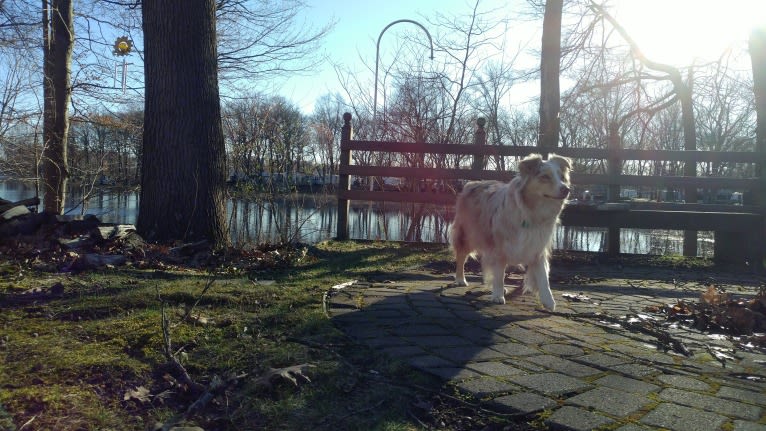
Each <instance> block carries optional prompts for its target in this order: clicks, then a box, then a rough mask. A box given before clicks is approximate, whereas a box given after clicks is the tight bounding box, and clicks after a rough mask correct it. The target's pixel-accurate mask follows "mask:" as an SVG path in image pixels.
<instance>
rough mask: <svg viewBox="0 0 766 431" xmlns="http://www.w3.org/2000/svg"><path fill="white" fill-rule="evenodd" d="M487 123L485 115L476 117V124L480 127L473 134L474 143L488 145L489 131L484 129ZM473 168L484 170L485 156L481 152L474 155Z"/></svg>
mask: <svg viewBox="0 0 766 431" xmlns="http://www.w3.org/2000/svg"><path fill="white" fill-rule="evenodd" d="M486 123H487V120H485V119H484V117H479V118H477V119H476V125H477V126H479V128H478V129H476V133H475V134H474V135H473V144H474V145H477V146H478V145H482V146H483V145H486V144H487V131H486V130H484V125H485V124H486ZM471 168H472V169H473V170H474V171H481V170H484V156H483V155H481V154H474V155H473V165H472V166H471Z"/></svg>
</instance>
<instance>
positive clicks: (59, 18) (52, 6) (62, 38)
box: [42, 0, 74, 214]
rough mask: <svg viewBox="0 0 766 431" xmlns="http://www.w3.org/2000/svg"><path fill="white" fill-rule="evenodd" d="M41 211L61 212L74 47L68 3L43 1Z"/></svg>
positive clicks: (62, 0)
mask: <svg viewBox="0 0 766 431" xmlns="http://www.w3.org/2000/svg"><path fill="white" fill-rule="evenodd" d="M42 7H43V136H44V146H43V153H42V165H43V192H44V197H43V211H45V212H47V213H52V214H61V213H62V212H63V211H64V202H65V198H66V183H67V177H68V176H69V173H68V169H67V139H68V135H69V116H68V108H69V100H70V97H71V94H72V88H71V86H70V84H69V81H70V77H71V67H70V66H71V64H72V49H73V47H74V25H73V18H72V16H73V7H72V1H71V0H50V2H49V1H48V0H43V2H42Z"/></svg>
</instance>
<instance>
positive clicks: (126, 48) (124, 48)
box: [114, 36, 133, 55]
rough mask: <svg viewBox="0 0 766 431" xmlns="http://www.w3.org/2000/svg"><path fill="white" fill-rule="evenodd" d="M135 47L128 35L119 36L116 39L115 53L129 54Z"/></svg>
mask: <svg viewBox="0 0 766 431" xmlns="http://www.w3.org/2000/svg"><path fill="white" fill-rule="evenodd" d="M132 49H133V41H131V40H130V39H128V37H127V36H122V37H118V38H117V40H116V41H114V55H128V54H130V51H131V50H132Z"/></svg>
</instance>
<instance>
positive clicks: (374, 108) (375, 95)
mask: <svg viewBox="0 0 766 431" xmlns="http://www.w3.org/2000/svg"><path fill="white" fill-rule="evenodd" d="M400 22H409V23H412V24H415V25H416V26H418V27H420V28H422V29H423V31H424V32H426V36H428V42H429V44H430V45H431V60H433V59H434V42H433V40H432V39H431V33H429V32H428V30H426V28H425V27H423V25H422V24H421V23H419V22H417V21H415V20H411V19H398V20H396V21H393V22H392V23H390V24H388V25H387V26H385V27H384V28H383V30H382V31H381V32H380V36H378V44H377V45H376V47H375V91H374V92H373V99H372V127H373V139H374V138H375V133H374V131H375V130H376V129H377V116H378V59H379V58H380V39H381V38H382V37H383V33H385V32H386V30H388V28H389V27H391V26H392V25H394V24H399V23H400Z"/></svg>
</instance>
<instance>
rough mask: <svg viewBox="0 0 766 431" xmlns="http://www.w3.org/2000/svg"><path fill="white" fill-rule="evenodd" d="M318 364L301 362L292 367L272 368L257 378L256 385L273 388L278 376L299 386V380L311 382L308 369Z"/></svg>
mask: <svg viewBox="0 0 766 431" xmlns="http://www.w3.org/2000/svg"><path fill="white" fill-rule="evenodd" d="M314 367H316V365H313V364H299V365H292V366H290V367H284V368H270V369H269V371H267V372H266V373H264V374H263V375H262V376H260V377H258V378H257V379H255V382H254V383H255V385H256V386H259V385H260V386H266V387H268V388H271V386H272V384H273V383H274V380H275V379H277V378H282V379H286V380H289V381H291V382H292V383H293V384H294V385H295V386H298V384H299V381H303V382H306V383H311V379H310V378H309V377H308V376H307V375H306V370H308V369H309V368H314Z"/></svg>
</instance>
